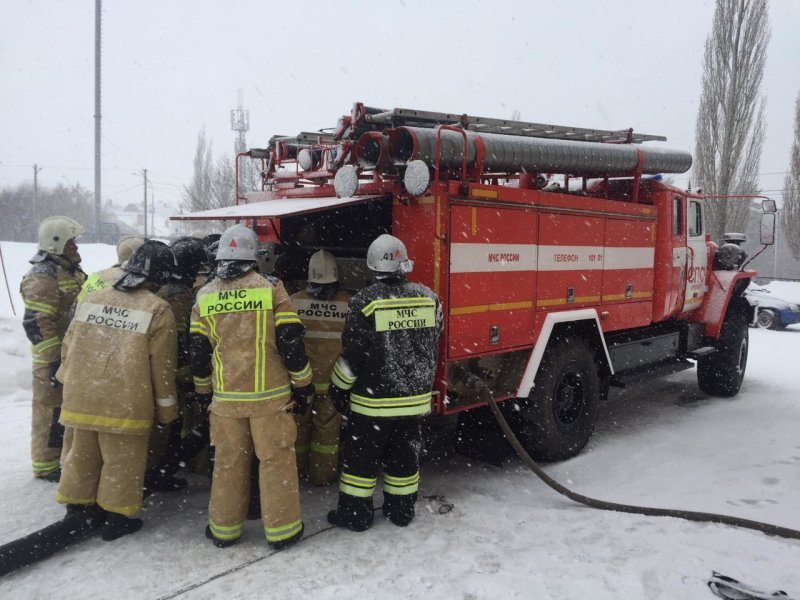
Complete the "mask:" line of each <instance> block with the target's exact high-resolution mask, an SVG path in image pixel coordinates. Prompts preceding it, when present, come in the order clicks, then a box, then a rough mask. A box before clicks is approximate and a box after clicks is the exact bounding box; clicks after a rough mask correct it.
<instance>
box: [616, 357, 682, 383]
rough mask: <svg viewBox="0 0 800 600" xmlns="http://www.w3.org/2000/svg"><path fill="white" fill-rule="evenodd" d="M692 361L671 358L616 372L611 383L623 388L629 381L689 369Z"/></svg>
mask: <svg viewBox="0 0 800 600" xmlns="http://www.w3.org/2000/svg"><path fill="white" fill-rule="evenodd" d="M692 367H694V363H693V362H691V361H688V360H685V359H671V360H668V361H664V362H661V363H656V364H652V365H645V366H643V367H638V368H636V369H631V370H629V371H623V372H621V373H616V374H615V375H614V376H613V377H612V378H611V385H613V386H614V387H618V388H624V387H625V386H626V385H628V384H629V383H637V382H639V381H646V380H649V379H656V378H658V377H665V376H667V375H672V374H673V373H678V372H680V371H685V370H686V369H691V368H692Z"/></svg>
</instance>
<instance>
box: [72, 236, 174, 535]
mask: <svg viewBox="0 0 800 600" xmlns="http://www.w3.org/2000/svg"><path fill="white" fill-rule="evenodd" d="M174 266H175V259H174V257H173V255H172V252H171V251H170V249H169V248H168V247H167V246H166V245H165V244H163V243H161V242H155V241H147V242H145V243H144V244H142V245H141V246H140V247H139V248H137V249H136V250H135V251H134V253H133V254H132V255H131V257H130V259H129V260H128V261H127V262H126V263H125V264H124V266H123V267H122V268H123V271H125V275H124V276H123V277H122V278H121V279H119V280H118V281H117V282H116V283H115V284H114V285H113V286H112V287H108V288H106V289H102V290H98V291H96V292H94V293H93V294H92V295H91V296H90V297H88V298H86V300H84V302H82V303H81V304H80V305H79V306H78V308H77V310H76V311H75V317H74V319H73V321H72V323H71V325H70V327H69V330H68V331H67V335H66V337H65V338H64V345H63V348H62V357H63V363H62V365H61V368H60V369H59V371H58V378H59V380H60V381H62V382H63V384H64V406H63V409H62V411H61V422H62V423H63V424H64V425H66V426H68V427H70V428H72V430H73V438H72V445H71V447H70V449H69V451H68V452H67V455H66V457H65V460H64V473H63V476H62V478H61V483H60V484H59V487H58V492H57V493H56V499H57V500H58V502H60V503H62V504H67V515H70V514H74V513H76V512H81V511H83V512H86V513H87V515H91V516H92V517H94V516H95V515H96V514H97V513H98V512H100V511H105V513H106V514H105V524H104V526H103V532H102V533H103V539H104V540H113V539H116V538H118V537H120V536H122V535H126V534H128V533H133V532H135V531H138V530H139V529H140V528H141V527H142V521H141V519H136V518H130V517H132V516H133V515H135V514H136V513H137V512H139V510H140V509H141V507H142V484H143V480H144V474H145V469H146V464H147V447H148V441H149V434H150V430H151V429H152V427H153V419H154V417H155V418H156V419H157V420H158V422H159V423H161V424H162V425H167V424H169V423H170V422H171V421H173V420H174V419H175V418H176V417H177V416H178V405H177V401H176V397H175V361H176V353H177V338H176V336H175V318H174V317H173V316H172V311H171V310H170V308H169V304H168V303H167V302H166V301H165V300H162V299H161V298H159V297H158V296H156V294H155V291H156V290H157V289H158V287H159V286H161V285H163V284H165V283H166V282H167V281H169V278H170V276H171V274H172V269H173V268H174Z"/></svg>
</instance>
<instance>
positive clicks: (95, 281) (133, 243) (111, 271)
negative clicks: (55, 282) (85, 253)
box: [78, 235, 147, 304]
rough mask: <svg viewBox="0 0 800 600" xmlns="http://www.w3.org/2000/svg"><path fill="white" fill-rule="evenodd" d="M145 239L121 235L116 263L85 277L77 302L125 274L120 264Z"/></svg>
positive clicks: (108, 285)
mask: <svg viewBox="0 0 800 600" xmlns="http://www.w3.org/2000/svg"><path fill="white" fill-rule="evenodd" d="M146 239H147V238H145V237H144V236H142V235H126V236H123V237H121V238H120V239H119V241H118V242H117V263H116V264H115V265H112V266H110V267H108V268H107V269H102V270H100V271H97V272H95V273H92V274H91V275H89V277H87V278H86V281H84V282H83V287H82V288H81V293H80V294H78V304H80V303H81V302H83V301H84V300H85V299H86V296H89V295H91V294H92V293H94V292H96V291H98V290H104V289H106V288H107V287H110V286H112V285H114V284H115V283H116V282H117V281H119V279H120V277H122V276H123V275H125V271H123V270H122V264H123V263H124V262H125V261H127V260H128V259H129V258H130V257H131V254H133V251H134V250H136V249H137V248H138V247H139V246H141V245H142V244H144V242H145V240H146Z"/></svg>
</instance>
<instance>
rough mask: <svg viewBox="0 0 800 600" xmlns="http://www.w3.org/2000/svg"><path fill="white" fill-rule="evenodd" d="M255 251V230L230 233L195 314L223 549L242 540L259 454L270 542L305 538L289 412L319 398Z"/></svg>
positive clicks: (288, 304)
mask: <svg viewBox="0 0 800 600" xmlns="http://www.w3.org/2000/svg"><path fill="white" fill-rule="evenodd" d="M257 250H258V237H257V236H256V234H255V232H254V231H253V230H251V229H248V228H247V227H244V226H243V225H235V226H233V227H231V228H229V229H228V230H226V231H225V233H224V234H223V235H222V237H221V238H220V240H219V250H218V251H217V256H216V260H217V265H216V277H215V278H214V279H213V280H212V281H211V282H210V283H209V284H207V285H205V286H204V287H203V288H202V289H201V290H200V291H199V292H198V295H197V302H196V303H195V305H194V307H193V308H192V321H191V330H190V331H191V344H192V375H193V378H194V384H195V392H196V393H197V394H198V395H199V396H200V398H201V399H203V400H204V401H205V402H211V404H210V408H209V411H210V413H211V414H210V421H211V444H212V445H213V446H214V448H215V462H214V472H213V477H212V481H211V501H210V503H209V507H208V527H207V528H206V537H208V538H209V539H211V540H212V541H213V542H214V545H216V546H217V547H220V548H221V547H225V546H230V545H232V544H234V543H236V542H237V541H238V540H239V538H240V536H241V534H242V528H243V525H244V521H245V518H246V514H247V507H248V500H249V495H250V494H249V488H250V465H251V462H252V459H253V453H255V455H256V456H257V457H258V459H259V461H260V462H259V478H258V479H259V487H260V490H261V518H262V521H263V525H264V531H265V534H266V538H267V542H268V543H269V544H270V545H271V546H273V547H275V548H282V547H284V546H286V545H288V544H290V543H292V542H295V541H297V540H298V539H300V537H301V536H302V534H303V522H302V519H301V515H300V496H299V489H298V477H297V463H296V460H295V453H294V442H295V439H296V437H297V427H296V426H295V423H294V419H293V417H292V414H291V412H292V411H294V412H302V411H303V410H304V409H305V408H306V406H307V404H308V398H310V397H311V395H312V394H313V393H314V386H313V385H312V384H311V379H312V378H311V367H310V366H309V364H308V358H307V357H306V352H305V348H304V346H303V331H304V328H303V325H302V323H301V321H300V319H299V317H298V316H297V313H296V311H295V308H294V305H293V304H292V301H291V299H290V298H289V295H288V294H287V293H286V290H285V289H284V287H283V284H282V283H281V282H280V280H278V279H275V278H274V277H271V276H268V275H262V274H260V273H259V272H258V271H257V269H256V260H257V256H256V253H257ZM212 364H213V366H212ZM290 384H291V385H290ZM212 394H213V395H212ZM293 399H294V402H292V400H293Z"/></svg>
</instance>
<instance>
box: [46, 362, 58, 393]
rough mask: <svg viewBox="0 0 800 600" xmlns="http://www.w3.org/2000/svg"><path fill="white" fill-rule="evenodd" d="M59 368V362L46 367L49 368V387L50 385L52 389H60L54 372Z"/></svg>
mask: <svg viewBox="0 0 800 600" xmlns="http://www.w3.org/2000/svg"><path fill="white" fill-rule="evenodd" d="M60 366H61V361H60V360H56V361H53V362H51V363H50V364H49V365H48V367H49V368H50V385H52V386H53V387H54V388H59V387H61V382H60V381H59V380H58V379H56V371H58V367H60Z"/></svg>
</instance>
